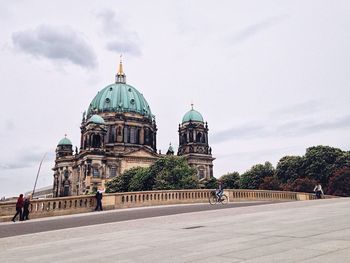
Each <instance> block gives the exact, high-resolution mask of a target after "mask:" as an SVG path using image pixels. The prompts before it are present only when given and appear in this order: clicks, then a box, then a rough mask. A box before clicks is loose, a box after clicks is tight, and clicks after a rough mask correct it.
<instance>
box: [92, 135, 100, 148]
mask: <svg viewBox="0 0 350 263" xmlns="http://www.w3.org/2000/svg"><path fill="white" fill-rule="evenodd" d="M92 147H94V148H99V147H101V137H100V135H98V134H94V135H92Z"/></svg>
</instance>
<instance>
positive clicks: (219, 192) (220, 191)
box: [215, 180, 224, 201]
mask: <svg viewBox="0 0 350 263" xmlns="http://www.w3.org/2000/svg"><path fill="white" fill-rule="evenodd" d="M223 193H224V186H223V185H222V182H221V181H220V180H219V181H218V187H217V189H216V190H215V194H216V198H217V199H218V201H220V200H221V197H222V194H223Z"/></svg>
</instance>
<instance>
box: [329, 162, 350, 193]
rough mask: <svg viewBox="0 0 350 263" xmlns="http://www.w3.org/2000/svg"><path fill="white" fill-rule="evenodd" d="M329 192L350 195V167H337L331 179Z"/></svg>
mask: <svg viewBox="0 0 350 263" xmlns="http://www.w3.org/2000/svg"><path fill="white" fill-rule="evenodd" d="M327 194H331V195H337V196H350V168H349V167H342V168H339V169H337V170H336V171H335V172H334V173H333V175H332V176H331V178H330V179H329V186H328V190H327Z"/></svg>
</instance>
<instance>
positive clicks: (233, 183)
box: [219, 172, 240, 189]
mask: <svg viewBox="0 0 350 263" xmlns="http://www.w3.org/2000/svg"><path fill="white" fill-rule="evenodd" d="M219 180H220V181H221V182H222V186H223V187H224V188H229V189H238V188H239V180H240V176H239V173H238V172H233V173H227V174H225V175H223V176H221V177H220V179H219Z"/></svg>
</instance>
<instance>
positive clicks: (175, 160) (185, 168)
mask: <svg viewBox="0 0 350 263" xmlns="http://www.w3.org/2000/svg"><path fill="white" fill-rule="evenodd" d="M195 174H196V170H195V169H194V168H191V167H190V166H189V165H188V164H187V162H186V160H185V159H184V158H180V157H177V156H167V157H162V158H160V159H158V160H157V161H156V162H155V163H154V164H152V165H151V166H150V167H148V168H142V167H135V168H131V169H129V170H127V171H125V172H124V173H123V174H122V175H121V176H116V177H115V178H113V179H112V180H111V181H109V182H107V183H106V192H107V193H115V192H130V191H148V190H152V189H155V190H165V189H167V190H170V189H195V188H198V187H199V182H198V179H197V177H196V176H195Z"/></svg>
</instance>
